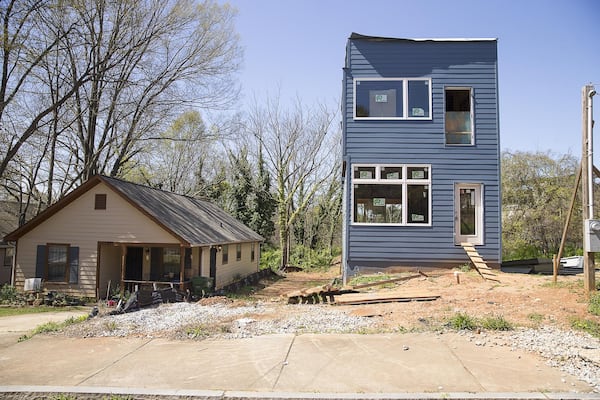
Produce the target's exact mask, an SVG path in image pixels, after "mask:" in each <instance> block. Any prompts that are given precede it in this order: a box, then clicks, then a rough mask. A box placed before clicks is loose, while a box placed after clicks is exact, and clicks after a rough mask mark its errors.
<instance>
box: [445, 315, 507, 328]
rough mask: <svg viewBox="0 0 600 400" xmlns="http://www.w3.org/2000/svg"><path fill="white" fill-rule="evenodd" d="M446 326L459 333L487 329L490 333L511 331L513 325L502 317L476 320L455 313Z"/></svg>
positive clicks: (492, 316) (494, 316) (493, 316)
mask: <svg viewBox="0 0 600 400" xmlns="http://www.w3.org/2000/svg"><path fill="white" fill-rule="evenodd" d="M445 326H447V327H449V328H452V329H455V330H457V331H462V330H467V331H472V330H475V329H487V330H490V331H510V330H512V329H513V325H512V324H511V323H510V322H508V321H507V320H506V319H505V318H504V317H503V316H502V315H491V316H487V317H484V318H475V317H472V316H470V315H469V314H467V313H461V312H459V313H455V314H454V315H453V316H451V317H450V318H448V319H447V321H446V324H445Z"/></svg>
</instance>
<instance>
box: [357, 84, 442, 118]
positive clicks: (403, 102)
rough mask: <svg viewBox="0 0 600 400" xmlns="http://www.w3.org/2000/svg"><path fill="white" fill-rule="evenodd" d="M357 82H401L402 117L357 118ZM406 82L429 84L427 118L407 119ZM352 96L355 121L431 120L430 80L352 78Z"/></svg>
mask: <svg viewBox="0 0 600 400" xmlns="http://www.w3.org/2000/svg"><path fill="white" fill-rule="evenodd" d="M358 81H361V82H365V81H371V82H373V81H379V82H384V81H402V115H404V116H403V117H357V116H356V83H357V82H358ZM408 81H427V82H429V85H428V87H429V117H408V116H407V115H408ZM352 90H353V96H352V117H353V118H354V119H355V120H357V121H369V120H370V121H431V120H432V119H433V108H432V99H431V97H432V96H431V78H354V80H353V89H352Z"/></svg>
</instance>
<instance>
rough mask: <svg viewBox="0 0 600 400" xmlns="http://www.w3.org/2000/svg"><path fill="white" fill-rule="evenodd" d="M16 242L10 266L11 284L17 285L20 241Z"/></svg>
mask: <svg viewBox="0 0 600 400" xmlns="http://www.w3.org/2000/svg"><path fill="white" fill-rule="evenodd" d="M13 243H14V247H13V249H14V250H13V259H12V265H11V266H10V286H13V287H14V286H15V279H16V278H15V274H16V269H17V268H16V265H17V243H18V241H15V242H13Z"/></svg>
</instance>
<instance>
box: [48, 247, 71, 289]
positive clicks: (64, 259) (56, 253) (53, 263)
mask: <svg viewBox="0 0 600 400" xmlns="http://www.w3.org/2000/svg"><path fill="white" fill-rule="evenodd" d="M47 257H48V258H47V270H46V280H47V281H48V282H64V281H66V280H67V272H68V269H67V268H68V266H69V245H67V244H49V245H48V247H47Z"/></svg>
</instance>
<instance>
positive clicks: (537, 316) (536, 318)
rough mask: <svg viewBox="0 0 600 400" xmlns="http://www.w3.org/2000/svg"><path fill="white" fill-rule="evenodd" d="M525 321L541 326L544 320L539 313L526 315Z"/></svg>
mask: <svg viewBox="0 0 600 400" xmlns="http://www.w3.org/2000/svg"><path fill="white" fill-rule="evenodd" d="M527 319H528V320H530V321H531V322H533V323H535V324H541V323H542V321H543V320H545V319H546V317H544V315H543V314H539V313H531V314H528V315H527Z"/></svg>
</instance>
